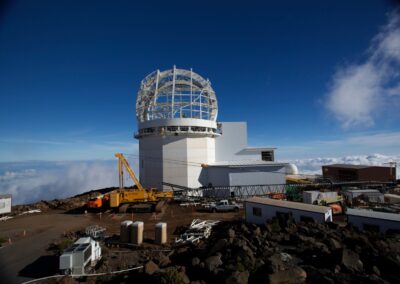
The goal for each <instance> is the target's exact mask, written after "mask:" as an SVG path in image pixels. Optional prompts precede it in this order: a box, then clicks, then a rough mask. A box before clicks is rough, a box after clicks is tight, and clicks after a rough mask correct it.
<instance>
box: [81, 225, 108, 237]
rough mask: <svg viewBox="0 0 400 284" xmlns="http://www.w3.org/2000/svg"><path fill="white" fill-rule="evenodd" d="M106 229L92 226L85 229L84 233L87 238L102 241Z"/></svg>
mask: <svg viewBox="0 0 400 284" xmlns="http://www.w3.org/2000/svg"><path fill="white" fill-rule="evenodd" d="M105 232H106V228H103V227H100V226H99V225H92V226H89V227H86V230H85V233H86V235H87V236H89V237H92V239H94V240H103V239H104V237H105Z"/></svg>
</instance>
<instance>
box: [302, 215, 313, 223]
mask: <svg viewBox="0 0 400 284" xmlns="http://www.w3.org/2000/svg"><path fill="white" fill-rule="evenodd" d="M300 221H301V222H306V223H314V218H312V217H308V216H300Z"/></svg>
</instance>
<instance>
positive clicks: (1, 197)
mask: <svg viewBox="0 0 400 284" xmlns="http://www.w3.org/2000/svg"><path fill="white" fill-rule="evenodd" d="M11 206H12V196H11V194H0V214H7V213H10V212H11Z"/></svg>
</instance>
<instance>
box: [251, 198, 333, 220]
mask: <svg viewBox="0 0 400 284" xmlns="http://www.w3.org/2000/svg"><path fill="white" fill-rule="evenodd" d="M245 214H246V216H245V218H246V222H248V223H254V224H259V225H262V224H265V223H266V221H267V220H269V219H272V218H273V217H276V216H278V217H279V216H283V217H289V216H291V217H293V219H294V220H295V221H296V222H300V221H314V222H317V223H325V222H332V214H333V213H332V209H331V208H330V207H328V206H319V205H312V204H305V203H300V202H292V201H285V200H278V199H270V198H265V197H252V198H249V199H247V200H246V201H245Z"/></svg>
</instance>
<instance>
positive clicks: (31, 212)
mask: <svg viewBox="0 0 400 284" xmlns="http://www.w3.org/2000/svg"><path fill="white" fill-rule="evenodd" d="M41 212H42V211H41V210H40V209H33V210H28V211H24V212H22V213H21V214H19V215H25V214H33V213H41Z"/></svg>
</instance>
